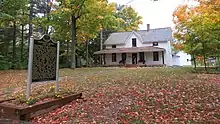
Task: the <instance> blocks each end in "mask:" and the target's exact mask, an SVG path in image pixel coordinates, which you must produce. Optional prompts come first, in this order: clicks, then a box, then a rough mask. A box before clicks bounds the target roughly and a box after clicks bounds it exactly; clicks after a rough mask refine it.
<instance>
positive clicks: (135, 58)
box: [95, 46, 165, 67]
mask: <svg viewBox="0 0 220 124" xmlns="http://www.w3.org/2000/svg"><path fill="white" fill-rule="evenodd" d="M164 52H165V49H163V48H158V47H152V46H149V47H135V48H112V49H106V50H102V51H98V52H95V54H98V55H101V57H102V60H103V61H104V62H103V64H102V65H103V66H110V67H111V66H129V65H136V66H143V67H147V66H164V65H165V60H164Z"/></svg>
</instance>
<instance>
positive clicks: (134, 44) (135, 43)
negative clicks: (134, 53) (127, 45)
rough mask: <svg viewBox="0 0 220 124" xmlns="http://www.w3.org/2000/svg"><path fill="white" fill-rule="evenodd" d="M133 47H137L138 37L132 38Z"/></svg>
mask: <svg viewBox="0 0 220 124" xmlns="http://www.w3.org/2000/svg"><path fill="white" fill-rule="evenodd" d="M132 47H137V40H136V38H132Z"/></svg>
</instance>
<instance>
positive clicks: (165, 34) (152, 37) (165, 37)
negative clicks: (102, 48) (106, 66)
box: [104, 27, 172, 45]
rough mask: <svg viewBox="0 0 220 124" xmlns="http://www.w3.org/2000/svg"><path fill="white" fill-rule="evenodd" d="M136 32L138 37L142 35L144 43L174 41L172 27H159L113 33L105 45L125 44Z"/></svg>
mask: <svg viewBox="0 0 220 124" xmlns="http://www.w3.org/2000/svg"><path fill="white" fill-rule="evenodd" d="M132 33H134V34H136V35H137V36H138V37H140V39H141V41H142V42H143V43H147V42H164V41H172V31H171V28H169V27H167V28H157V29H151V30H149V31H147V30H139V31H132V32H116V33H112V34H111V35H110V36H109V37H108V39H107V40H106V41H105V43H104V44H105V45H114V44H115V45H117V44H125V42H126V40H127V39H128V38H129V36H131V34H132Z"/></svg>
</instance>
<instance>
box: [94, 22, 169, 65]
mask: <svg viewBox="0 0 220 124" xmlns="http://www.w3.org/2000/svg"><path fill="white" fill-rule="evenodd" d="M147 27H148V28H147V30H139V31H132V32H116V33H112V34H111V35H110V36H109V37H108V39H107V40H106V41H105V42H104V45H105V47H106V48H105V49H104V50H101V51H97V52H95V53H94V54H99V55H101V56H102V58H103V59H104V64H105V65H119V64H137V65H166V66H172V52H171V42H172V31H171V28H158V29H150V25H148V26H147Z"/></svg>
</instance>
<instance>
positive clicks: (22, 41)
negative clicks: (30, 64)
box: [21, 24, 24, 62]
mask: <svg viewBox="0 0 220 124" xmlns="http://www.w3.org/2000/svg"><path fill="white" fill-rule="evenodd" d="M23 48H24V25H23V24H22V25H21V62H23V51H24V50H23Z"/></svg>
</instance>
